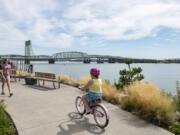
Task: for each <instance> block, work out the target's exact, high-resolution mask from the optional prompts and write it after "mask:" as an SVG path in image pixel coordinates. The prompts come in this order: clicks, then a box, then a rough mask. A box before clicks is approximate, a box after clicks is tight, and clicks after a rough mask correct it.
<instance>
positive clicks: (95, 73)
mask: <svg viewBox="0 0 180 135" xmlns="http://www.w3.org/2000/svg"><path fill="white" fill-rule="evenodd" d="M90 74H91V75H93V76H95V77H98V76H99V74H100V70H99V69H97V68H91V70H90Z"/></svg>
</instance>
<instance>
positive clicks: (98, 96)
mask: <svg viewBox="0 0 180 135" xmlns="http://www.w3.org/2000/svg"><path fill="white" fill-rule="evenodd" d="M85 96H86V99H87V100H88V103H89V105H92V104H94V103H95V101H96V100H97V99H101V97H102V93H94V92H88V93H87V94H86V95H85Z"/></svg>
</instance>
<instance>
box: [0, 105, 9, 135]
mask: <svg viewBox="0 0 180 135" xmlns="http://www.w3.org/2000/svg"><path fill="white" fill-rule="evenodd" d="M4 108H5V106H4V104H3V103H2V102H0V135H12V129H11V122H10V119H9V118H8V116H7V114H6V113H5V110H4Z"/></svg>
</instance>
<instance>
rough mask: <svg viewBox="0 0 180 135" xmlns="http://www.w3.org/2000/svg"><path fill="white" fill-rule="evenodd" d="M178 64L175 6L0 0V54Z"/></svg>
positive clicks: (140, 0)
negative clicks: (28, 48) (27, 45)
mask: <svg viewBox="0 0 180 135" xmlns="http://www.w3.org/2000/svg"><path fill="white" fill-rule="evenodd" d="M25 40H31V41H32V46H33V50H34V53H35V54H49V55H50V54H53V53H57V52H62V51H82V52H87V53H89V54H105V55H115V56H124V57H134V58H154V59H164V58H180V1H179V0H151V1H145V0H66V1H65V0H0V54H14V53H17V54H23V53H24V41H25Z"/></svg>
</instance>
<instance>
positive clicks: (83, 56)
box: [0, 40, 157, 65]
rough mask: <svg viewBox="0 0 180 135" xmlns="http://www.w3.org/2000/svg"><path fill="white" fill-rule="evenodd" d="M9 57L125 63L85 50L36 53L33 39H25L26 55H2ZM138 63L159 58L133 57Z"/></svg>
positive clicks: (29, 61) (15, 58) (119, 59)
mask: <svg viewBox="0 0 180 135" xmlns="http://www.w3.org/2000/svg"><path fill="white" fill-rule="evenodd" d="M4 58H8V59H10V60H11V61H15V62H16V63H24V64H25V65H29V64H30V63H31V61H48V62H49V64H54V63H55V62H56V61H58V62H60V61H74V62H83V63H91V62H97V63H104V62H108V63H116V62H118V63H123V62H124V59H125V58H124V57H119V56H110V55H88V54H87V53H84V52H75V51H74V52H60V53H55V54H53V55H52V56H49V55H34V53H33V48H32V45H31V41H30V40H28V41H25V54H24V55H16V54H14V55H0V59H4ZM132 60H133V62H137V63H145V62H146V63H156V62H157V60H152V59H132Z"/></svg>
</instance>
